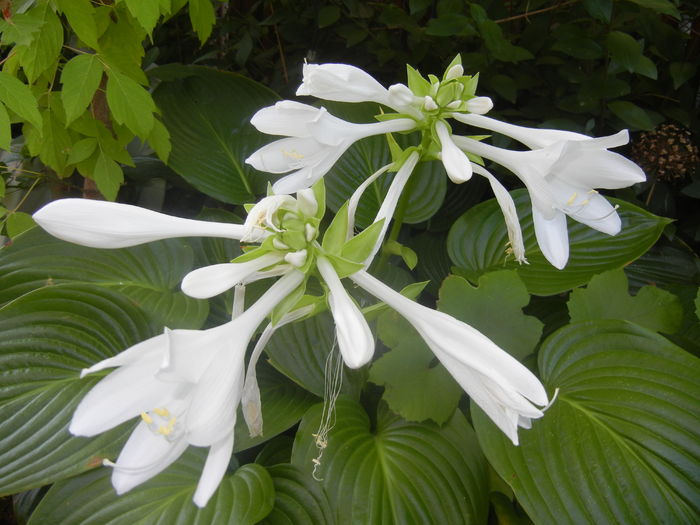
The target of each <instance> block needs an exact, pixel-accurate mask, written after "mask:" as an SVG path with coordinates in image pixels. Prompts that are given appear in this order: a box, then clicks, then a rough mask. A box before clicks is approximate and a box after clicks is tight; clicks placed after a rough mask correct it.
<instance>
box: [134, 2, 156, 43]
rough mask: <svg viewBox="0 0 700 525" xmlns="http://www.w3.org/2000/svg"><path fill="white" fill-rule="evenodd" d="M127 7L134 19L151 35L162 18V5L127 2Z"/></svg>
mask: <svg viewBox="0 0 700 525" xmlns="http://www.w3.org/2000/svg"><path fill="white" fill-rule="evenodd" d="M126 6H127V7H128V8H129V12H131V14H132V15H133V16H134V18H135V19H136V20H138V21H139V24H141V27H143V29H144V30H145V31H146V33H148V34H149V35H150V34H151V32H152V31H153V28H154V27H156V24H157V23H158V19H159V18H160V5H159V4H158V2H143V1H142V0H126Z"/></svg>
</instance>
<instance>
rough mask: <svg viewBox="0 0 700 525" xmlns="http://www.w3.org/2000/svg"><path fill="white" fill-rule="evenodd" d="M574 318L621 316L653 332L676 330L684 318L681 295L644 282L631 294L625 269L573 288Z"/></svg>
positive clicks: (572, 312)
mask: <svg viewBox="0 0 700 525" xmlns="http://www.w3.org/2000/svg"><path fill="white" fill-rule="evenodd" d="M567 306H568V308H569V315H570V316H571V322H572V323H576V322H581V321H592V320H595V319H620V320H624V321H631V322H633V323H637V324H638V325H641V326H643V327H645V328H648V329H649V330H653V331H654V332H664V333H667V334H673V333H675V332H676V331H677V330H678V329H679V328H680V325H681V322H682V320H683V308H682V306H681V304H680V301H679V300H678V297H676V296H675V295H673V294H672V293H669V292H667V291H666V290H662V289H660V288H657V287H655V286H644V287H643V288H641V289H640V290H639V292H637V295H636V296H634V297H632V296H630V294H629V291H628V285H627V277H626V276H625V272H624V271H623V270H622V269H619V270H611V271H608V272H604V273H601V274H599V275H596V276H594V277H593V278H592V279H591V280H590V281H589V283H588V286H586V288H585V289H582V288H578V289H576V290H574V291H573V292H571V298H570V299H569V302H568V303H567Z"/></svg>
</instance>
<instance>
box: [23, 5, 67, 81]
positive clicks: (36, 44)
mask: <svg viewBox="0 0 700 525" xmlns="http://www.w3.org/2000/svg"><path fill="white" fill-rule="evenodd" d="M36 10H37V14H39V16H41V18H42V19H43V21H44V23H43V25H42V26H41V31H40V32H39V33H38V34H37V36H36V37H35V38H34V39H33V40H32V43H31V45H28V46H17V47H15V51H16V53H17V56H18V57H19V61H20V63H21V64H22V69H23V70H24V73H25V74H26V75H27V80H28V81H29V82H30V83H33V82H34V81H35V80H36V79H37V78H39V75H41V74H42V73H43V72H44V71H46V70H47V69H49V68H50V67H52V66H54V67H55V64H56V62H57V61H58V56H59V54H60V53H61V48H62V46H63V26H62V25H61V21H60V19H59V18H58V16H56V13H54V12H53V10H52V9H51V6H50V5H49V3H48V2H47V3H45V4H43V5H41V4H40V7H37V8H36Z"/></svg>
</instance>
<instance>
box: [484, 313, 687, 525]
mask: <svg viewBox="0 0 700 525" xmlns="http://www.w3.org/2000/svg"><path fill="white" fill-rule="evenodd" d="M539 366H540V370H541V372H542V378H543V382H544V384H545V385H546V386H547V389H548V391H549V392H550V393H551V392H553V390H554V388H555V387H556V388H559V389H560V391H559V396H558V398H557V399H556V401H555V402H554V404H553V405H552V406H551V407H550V408H549V410H548V411H547V412H546V413H545V415H544V417H543V418H542V419H538V420H536V421H535V422H534V424H533V428H532V429H531V430H521V432H520V446H519V447H514V446H512V444H511V443H510V441H509V440H508V439H507V438H506V437H505V436H503V435H502V433H501V432H500V431H499V430H498V429H497V428H496V426H495V425H493V423H491V422H490V421H489V420H488V418H487V417H486V416H485V414H484V413H483V412H481V411H480V410H479V409H477V408H474V409H473V411H472V414H473V419H474V425H475V428H476V431H477V434H478V436H479V442H480V443H481V446H482V447H483V449H484V452H485V453H486V456H487V457H488V458H489V460H490V462H491V465H492V466H493V467H494V468H495V469H496V471H497V472H498V473H499V474H500V476H501V477H502V478H503V479H504V480H506V481H507V482H508V483H509V484H510V485H511V487H512V488H513V490H514V492H515V496H516V498H517V499H518V502H519V503H520V504H521V505H522V506H523V507H524V508H525V510H526V511H527V513H528V514H529V515H530V517H531V518H532V519H533V521H534V522H535V523H559V524H568V523H571V524H578V523H619V524H638V523H696V522H697V521H698V519H699V518H700V491H699V490H698V486H699V483H700V476H699V475H698V473H700V447H698V428H699V427H698V416H697V415H698V413H699V412H700V387H699V386H698V382H697V378H698V374H700V361H699V360H698V359H697V358H695V357H693V356H691V355H690V354H688V353H686V352H684V351H683V350H682V349H681V348H679V347H677V346H675V345H674V344H672V343H670V342H669V341H668V340H666V339H664V338H663V337H661V336H659V335H657V334H655V333H653V332H651V331H648V330H646V329H644V328H642V327H639V326H637V325H634V324H631V323H628V322H625V321H590V322H586V323H577V324H573V325H569V326H566V327H564V328H562V329H560V330H558V331H557V332H555V333H554V334H553V335H552V336H551V337H549V338H548V339H547V340H546V341H545V343H544V344H543V345H542V348H541V350H540V354H539Z"/></svg>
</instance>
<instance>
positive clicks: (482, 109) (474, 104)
mask: <svg viewBox="0 0 700 525" xmlns="http://www.w3.org/2000/svg"><path fill="white" fill-rule="evenodd" d="M466 105H467V111H469V112H470V113H476V114H477V115H483V114H484V113H488V112H489V111H491V109H492V108H493V101H492V100H491V99H490V98H489V97H474V98H472V99H469V100H467V104H466Z"/></svg>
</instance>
